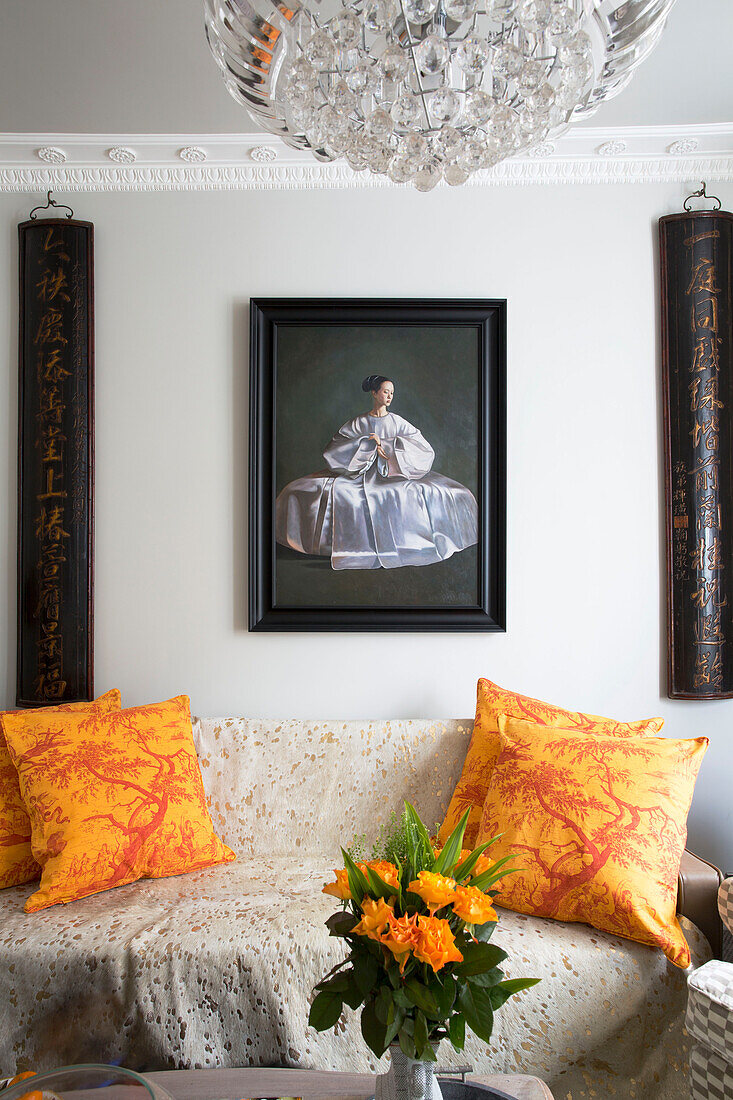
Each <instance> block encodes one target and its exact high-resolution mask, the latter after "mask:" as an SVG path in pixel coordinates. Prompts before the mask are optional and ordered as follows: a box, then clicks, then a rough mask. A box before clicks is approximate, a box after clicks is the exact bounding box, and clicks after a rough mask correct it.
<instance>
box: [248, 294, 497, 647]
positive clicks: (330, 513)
mask: <svg viewBox="0 0 733 1100" xmlns="http://www.w3.org/2000/svg"><path fill="white" fill-rule="evenodd" d="M250 337H251V343H250V498H249V521H250V531H249V550H250V564H249V628H250V630H288V631H293V630H311V631H316V630H333V631H387V630H393V631H394V630H399V631H503V630H505V629H506V626H505V604H506V520H505V513H506V395H505V390H506V302H505V301H502V300H495V301H484V300H480V301H473V300H471V301H465V300H450V299H426V300H412V299H388V300H379V299H314V298H305V299H287V298H280V299H272V298H267V299H266V298H260V299H256V300H253V301H252V303H251V310H250Z"/></svg>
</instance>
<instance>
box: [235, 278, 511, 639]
mask: <svg viewBox="0 0 733 1100" xmlns="http://www.w3.org/2000/svg"><path fill="white" fill-rule="evenodd" d="M506 317H507V307H506V300H504V299H480V300H479V299H476V300H474V299H471V300H466V299H376V298H375V299H370V298H353V299H343V298H337V299H334V298H257V299H252V300H251V303H250V410H249V423H250V437H249V448H250V451H249V454H250V469H249V629H250V631H343V632H354V631H358V632H370V631H433V632H438V631H445V632H454V631H462V632H469V631H476V632H503V631H505V630H506ZM284 325H288V326H292V325H303V326H309V325H319V326H324V325H325V326H331V325H334V326H349V325H380V326H381V325H385V326H394V325H400V326H428V327H429V326H438V325H440V326H446V325H450V326H453V325H456V326H470V327H472V328H474V329H476V330H477V335H478V340H477V347H478V368H479V370H478V378H479V384H478V402H479V416H478V452H479V453H478V478H477V486H478V492H477V503H478V506H479V543H478V583H477V597H478V598H477V600H476V603H475V604H472V605H468V606H455V605H453V606H450V607H439V606H438V607H436V606H431V607H420V606H378V607H373V606H370V607H364V606H358V607H350V606H338V607H333V606H328V607H325V606H323V607H312V606H311V607H294V606H278V605H277V604H276V601H275V569H276V555H275V549H276V546H275V537H274V503H275V495H276V486H275V472H274V471H275V455H276V447H277V439H276V426H275V425H276V395H277V379H276V370H277V352H278V330H279V328H280V326H284Z"/></svg>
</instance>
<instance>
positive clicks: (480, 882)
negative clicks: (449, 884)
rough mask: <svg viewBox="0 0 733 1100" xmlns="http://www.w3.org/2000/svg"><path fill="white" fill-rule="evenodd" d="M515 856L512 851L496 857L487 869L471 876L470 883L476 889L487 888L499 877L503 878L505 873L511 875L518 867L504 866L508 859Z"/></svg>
mask: <svg viewBox="0 0 733 1100" xmlns="http://www.w3.org/2000/svg"><path fill="white" fill-rule="evenodd" d="M515 858H516V856H515V855H514V853H511V854H510V855H508V856H503V857H502V858H501V859H497V861H496V863H493V864H492V865H491V867H489V869H488V871H482V872H481V874H480V875H476V877H475V878H472V879H471V882H470V885H471V886H475V887H476V889H477V890H484V891H485V890H488V888H489V886H493V885H494V883H495V882H498V881H499V879H500V878H504V876H505V875H513V874H514V872H515V871H518V870H519V868H518V867H507V866H506V864H507V863H508V862H509V860H510V859H515Z"/></svg>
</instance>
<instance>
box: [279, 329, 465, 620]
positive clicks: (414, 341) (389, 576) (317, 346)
mask: <svg viewBox="0 0 733 1100" xmlns="http://www.w3.org/2000/svg"><path fill="white" fill-rule="evenodd" d="M277 334H278V344H277V360H276V369H277V377H276V391H275V392H276V404H275V407H276V424H275V429H276V434H275V487H276V488H275V491H276V492H277V493H279V492H280V490H281V489H282V488H283V487H284V486H285V485H286V484H287V483H288V482H289V481H292V480H293V479H294V478H297V477H303V476H304V475H305V474H311V473H315V472H316V471H319V470H323V469H324V467H325V463H324V461H323V450H324V448H325V447H326V444H327V443H328V442H329V441H330V440H331V438H332V436H333V435H334V434H335V433H336V432H337V431H338V429H339V428H340V427H341V425H342V424H344V423H346V422H347V421H348V420H351V419H352V417H354V416H358V415H359V414H361V413H366V412H368V411H369V410H370V409H371V397H370V395H369V394H365V393H363V391H362V389H361V383H362V379H363V378H365V377H366V375H368V374H384V375H386V376H387V377H388V378H390V379H391V380H392V381H393V382H394V387H395V396H394V400H393V402H392V405H391V407H390V409H391V411H392V412H395V413H398V414H399V415H400V416H403V417H404V418H405V419H406V420H409V422H410V423H411V424H414V426H415V427H416V428H418V429H419V430H420V431H421V432H422V433H423V435H424V436H425V438H426V439H427V440H428V442H429V443H430V444H431V445H432V447H433V448H434V450H435V461H434V463H433V470H434V471H435V472H437V473H441V474H445V475H446V476H447V477H451V478H454V479H455V480H456V481H460V482H461V483H462V484H463V485H466V486H468V488H469V489H470V490H471V492H472V493H473V494H474V496H476V494H477V489H478V427H479V425H478V393H479V389H478V387H479V362H478V349H479V332H478V329H477V328H474V327H466V326H462V325H461V326H457V325H455V326H454V325H445V326H442V325H441V326H436V327H434V328H433V327H426V326H409V325H405V326H394V327H393V326H384V325H343V326H342V325H323V326H320V325H278V329H277ZM477 563H478V553H477V547H475V546H473V547H471V548H470V549H468V550H463V551H462V552H461V553H459V554H454V555H453V557H452V558H449V559H448V560H447V561H445V562H438V563H436V564H434V565H423V566H404V567H403V568H401V569H345V570H338V571H337V570H334V569H332V568H331V563H330V560H329V559H328V558H312V557H306V556H305V555H303V554H298V553H297V552H296V551H292V550H289V549H288V548H287V547H282V546H278V547H277V551H276V568H275V606H277V607H282V606H285V605H290V606H298V607H317V606H334V605H336V606H340V605H351V606H368V607H372V606H377V605H380V604H381V605H382V606H400V605H407V606H421V605H424V606H428V607H435V606H441V607H442V606H451V607H457V606H463V607H465V606H473V605H475V604H476V603H477V600H478V564H477Z"/></svg>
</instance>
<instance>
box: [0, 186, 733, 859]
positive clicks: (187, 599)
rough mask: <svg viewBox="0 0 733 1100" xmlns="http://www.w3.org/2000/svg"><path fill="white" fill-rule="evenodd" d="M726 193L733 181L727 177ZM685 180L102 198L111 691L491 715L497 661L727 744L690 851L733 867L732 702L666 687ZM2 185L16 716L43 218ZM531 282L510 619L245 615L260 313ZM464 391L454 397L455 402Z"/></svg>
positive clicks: (708, 769)
mask: <svg viewBox="0 0 733 1100" xmlns="http://www.w3.org/2000/svg"><path fill="white" fill-rule="evenodd" d="M721 190H722V192H723V194H722V198H723V200H724V205H725V204H726V200H727V205H728V206H730V204H731V202H733V194H731V193H730V190H729V191H728V193H727V194H726V189H725V188H722V189H721ZM684 194H685V189H684V188H680V187H677V186H671V185H670V186H645V187H641V186H628V185H627V186H616V187H580V186H575V187H570V186H556V187H545V188H542V187H527V188H521V187H517V188H514V189H505V188H496V189H471V188H467V189H463V190H448V189H439V190H438V191H437V192H433V193H432V194H430V195H427V196H422V195H418V194H417V193H415V192H414V191H412V190H408V189H405V190H397V189H389V190H387V189H374V190H366V191H359V190H349V191H312V192H307V191H306V192H260V193H242V192H232V193H199V194H184V193H165V192H164V193H151V194H128V195H124V194H79V195H75V196H74V197H73V199H72V205H73V206H74V207H75V209H76V212H77V216H79V217H82V218H88V219H90V220H92V221H93V222H94V223H95V225H96V265H97V274H96V290H97V410H96V411H97V468H96V485H97V497H96V510H97V545H96V616H97V632H96V680H97V687H98V689H99V690H100V691H103V690H105V689H107V688H110V687H112V686H119V687H120V688H121V689H122V691H123V693H124V700H125V702H126V703H127V704H134V703H140V702H144V701H149V700H152V699H159V698H163V697H168V696H171V695H173V694H175V693H178V692H188V693H189V694H190V695H191V699H192V705H193V708H194V710H195V711H197V712H199V713H208V714H224V713H229V714H231V713H241V714H248V715H257V716H272V715H294V716H310V717H316V716H321V717H326V716H343V717H345V718H346V717H366V716H371V717H383V716H389V715H392V716H436V717H437V716H450V715H454V716H467V715H469V714H470V713H471V712H472V709H473V704H474V688H475V682H476V679H477V677H479V676H489V677H491V678H493V679H495V680H496V681H498V682H499V683H501V684H504V685H507V686H509V687H512V688H515V689H517V690H519V691H521V692H524V693H527V694H532V695H538V696H540V697H542V698H547V699H550V700H553V701H555V702H558V703H562V704H565V705H568V706H573V707H578V708H582V709H584V710H590V711H595V712H598V713H606V714H610V715H614V716H617V717H619V718H638V717H641V716H646V715H652V714H657V713H661V714H663V715H664V716H665V718H666V720H667V727H666V729H667V732H668V733H669V734H670V735H671V736H674V737H690V736H696V735H699V734H703V733H704V734H706V735H708V736H709V737H710V741H711V744H710V751H709V753H708V757H707V759H706V761H705V762H704V764H703V770H702V774H701V777H700V781H699V786H698V790H697V793H696V797H695V802H694V805H693V812H692V818H691V846H693V847H695V848H697V849H698V850H699V851H700V852H701V853H702V854H704V855H707V856H709V857H711V858H713V859H715V860H716V861H718V862H720V863H722V864H724V865H726V866H727V867H729V868H730V867H733V810H732V808H731V807H732V806H733V799H732V798H731V794H730V784H731V778H732V777H731V771H732V766H733V734H732V731H731V725H732V723H731V717H733V702H721V703H689V702H672V701H670V700H669V699H667V698H665V696H664V694H663V690H664V688H663V681H662V666H663V661H664V653H663V647H662V629H663V628H662V610H663V588H662V582H661V570H660V562H661V555H662V549H663V546H662V504H661V499H660V492H661V480H660V420H659V410H658V391H659V386H658V378H657V373H658V333H657V313H658V309H657V284H656V278H655V254H656V252H655V226H656V219H657V218H658V217H659V216H660V215H661V214H664V213H668V212H671V211H674V210H677V209H679V208H680V207H681V201H682V198H683V196H684ZM35 201H36V200H35V198H32V197H31V196H24V195H8V194H5V195H0V234H2V237H1V238H0V240H1V245H0V255H2V256H3V261H2V262H3V264H4V268H5V276H4V278H3V280H2V286H3V289H2V292H1V293H0V333H2V340H3V347H4V351H5V354H4V355H3V356H2V366H1V367H0V372H2V377H1V378H0V487H1V488H0V492H2V511H1V512H0V578H2V579H3V581H4V583H0V620H2V622H3V623H4V624H5V629H4V631H3V633H2V635H0V706H2V705H12V704H13V700H14V660H15V658H14V630H15V575H14V569H15V542H14V540H15V453H16V434H15V433H16V428H15V425H16V405H15V402H16V333H17V328H16V325H17V322H16V314H17V288H16V262H17V253H16V229H15V225H16V223H17V222H18V221H21V220H23V219H24V218H25V217H26V216H27V213H28V210H29V209H30V207H31V206H32V205H34V202H35ZM260 295H262V296H264V295H282V296H285V295H373V296H377V295H385V296H392V295H394V296H415V297H420V296H426V297H430V296H448V295H449V296H455V297H462V296H470V297H482V296H486V297H506V298H507V299H508V302H509V362H508V399H509V486H508V500H509V527H508V631H507V633H506V634H505V635H481V634H475V635H449V634H446V635H426V636H419V635H412V634H403V635H400V634H394V635H385V636H374V635H328V634H320V635H319V634H313V635H297V634H290V635H277V634H257V635H250V634H248V633H247V631H246V626H245V623H246V576H247V552H246V545H247V544H246V510H245V507H246V506H245V502H246V489H247V461H246V457H247V359H248V348H247V320H248V315H247V303H248V299H249V298H250V296H260ZM446 399H447V400H449V399H450V394H449V391H447V392H446Z"/></svg>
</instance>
